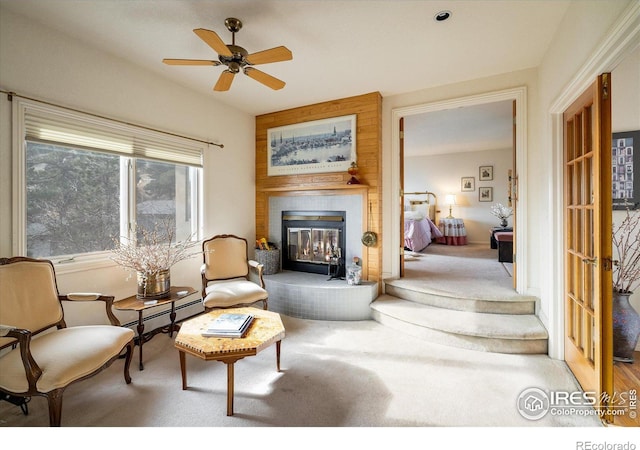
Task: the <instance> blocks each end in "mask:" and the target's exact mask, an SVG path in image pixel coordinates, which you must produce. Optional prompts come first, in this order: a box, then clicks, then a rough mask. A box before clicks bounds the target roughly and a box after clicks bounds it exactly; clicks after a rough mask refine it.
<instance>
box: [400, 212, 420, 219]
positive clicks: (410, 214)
mask: <svg viewBox="0 0 640 450" xmlns="http://www.w3.org/2000/svg"><path fill="white" fill-rule="evenodd" d="M404 218H405V219H406V220H422V219H424V213H423V212H422V211H405V212H404Z"/></svg>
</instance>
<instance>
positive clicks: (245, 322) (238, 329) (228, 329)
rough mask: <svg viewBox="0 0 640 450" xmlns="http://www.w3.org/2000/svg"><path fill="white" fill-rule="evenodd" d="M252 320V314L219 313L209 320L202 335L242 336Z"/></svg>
mask: <svg viewBox="0 0 640 450" xmlns="http://www.w3.org/2000/svg"><path fill="white" fill-rule="evenodd" d="M251 322H253V315H252V314H234V313H226V314H221V315H219V316H218V317H216V318H215V319H214V320H212V321H211V323H210V324H209V326H208V327H207V329H206V330H205V331H204V332H203V333H202V335H203V336H212V337H242V336H244V334H245V332H246V331H247V330H248V329H249V325H251Z"/></svg>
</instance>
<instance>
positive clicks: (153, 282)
mask: <svg viewBox="0 0 640 450" xmlns="http://www.w3.org/2000/svg"><path fill="white" fill-rule="evenodd" d="M163 228H164V231H160V229H159V227H158V225H157V224H156V226H155V227H154V228H153V229H152V230H148V229H145V228H143V227H136V228H135V229H134V231H133V235H134V237H133V238H128V237H122V238H121V239H118V240H116V247H115V249H114V250H113V255H112V257H111V259H112V260H113V261H114V262H116V263H117V264H119V265H121V266H122V267H123V268H125V269H127V270H131V271H133V272H136V276H137V283H138V291H137V297H138V298H141V299H149V300H150V299H160V298H164V297H166V296H167V295H168V294H169V291H170V288H171V280H170V269H171V267H172V266H173V265H174V264H177V263H179V262H180V261H183V260H185V259H189V258H191V257H192V256H195V255H198V254H200V253H201V252H200V251H192V249H193V248H194V247H196V246H199V245H200V242H199V241H194V240H192V238H193V236H190V237H189V238H188V239H185V240H183V241H177V242H173V238H174V228H173V227H172V226H171V225H170V224H169V223H165V224H164V226H163ZM138 236H139V237H140V238H138Z"/></svg>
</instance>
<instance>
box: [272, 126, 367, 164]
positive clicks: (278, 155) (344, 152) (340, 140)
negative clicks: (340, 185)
mask: <svg viewBox="0 0 640 450" xmlns="http://www.w3.org/2000/svg"><path fill="white" fill-rule="evenodd" d="M355 161H356V115H355V114H353V115H349V116H342V117H333V118H330V119H322V120H314V121H311V122H303V123H296V124H293V125H286V126H282V127H277V128H269V129H268V130H267V175H268V176H274V175H298V174H305V173H319V172H346V171H347V169H348V168H349V166H350V165H351V163H352V162H355Z"/></svg>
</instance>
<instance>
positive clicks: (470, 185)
mask: <svg viewBox="0 0 640 450" xmlns="http://www.w3.org/2000/svg"><path fill="white" fill-rule="evenodd" d="M460 190H461V191H462V192H473V191H475V190H476V179H475V178H474V177H462V178H461V179H460Z"/></svg>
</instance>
